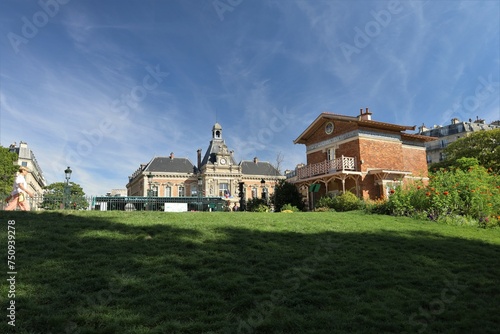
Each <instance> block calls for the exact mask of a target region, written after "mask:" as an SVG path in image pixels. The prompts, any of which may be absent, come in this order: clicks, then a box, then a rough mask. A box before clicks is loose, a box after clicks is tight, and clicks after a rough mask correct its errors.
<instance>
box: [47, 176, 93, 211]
mask: <svg viewBox="0 0 500 334" xmlns="http://www.w3.org/2000/svg"><path fill="white" fill-rule="evenodd" d="M65 186H66V183H64V182H55V183H52V184H50V185H48V186H47V187H46V188H45V194H44V196H43V203H42V207H43V208H44V209H48V210H56V209H62V208H64V201H65V200H67V202H66V203H67V204H68V205H69V208H70V209H74V210H79V209H86V208H88V206H89V203H88V202H87V200H86V199H85V193H84V192H83V189H82V187H81V186H80V185H79V184H77V183H74V182H70V183H69V188H70V191H69V198H66V195H65V193H64V189H65Z"/></svg>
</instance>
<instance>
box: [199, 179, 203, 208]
mask: <svg viewBox="0 0 500 334" xmlns="http://www.w3.org/2000/svg"><path fill="white" fill-rule="evenodd" d="M202 187H203V179H202V178H201V175H198V211H201V210H202V209H203V203H202V196H203V191H202Z"/></svg>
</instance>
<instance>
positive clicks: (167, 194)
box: [165, 186, 172, 197]
mask: <svg viewBox="0 0 500 334" xmlns="http://www.w3.org/2000/svg"><path fill="white" fill-rule="evenodd" d="M165 197H172V187H171V186H166V187H165Z"/></svg>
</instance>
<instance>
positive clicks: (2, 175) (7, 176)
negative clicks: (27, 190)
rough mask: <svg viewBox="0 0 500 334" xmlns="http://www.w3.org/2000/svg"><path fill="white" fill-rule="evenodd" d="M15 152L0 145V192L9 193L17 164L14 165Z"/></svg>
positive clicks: (15, 159)
mask: <svg viewBox="0 0 500 334" xmlns="http://www.w3.org/2000/svg"><path fill="white" fill-rule="evenodd" d="M16 161H17V153H14V152H10V150H9V149H8V148H6V147H1V146H0V194H10V192H11V191H12V184H13V183H14V178H15V177H16V172H17V170H18V168H19V166H17V165H16Z"/></svg>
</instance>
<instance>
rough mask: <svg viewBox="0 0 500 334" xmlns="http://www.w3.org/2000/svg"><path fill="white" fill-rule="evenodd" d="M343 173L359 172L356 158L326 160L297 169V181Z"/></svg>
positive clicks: (342, 157)
mask: <svg viewBox="0 0 500 334" xmlns="http://www.w3.org/2000/svg"><path fill="white" fill-rule="evenodd" d="M343 171H357V169H356V158H355V157H344V156H341V157H340V158H336V159H334V160H325V161H322V162H319V163H315V164H310V165H306V166H304V167H300V168H298V169H297V174H296V176H297V179H299V180H301V179H307V178H310V177H314V176H319V175H328V174H334V173H337V172H343Z"/></svg>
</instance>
